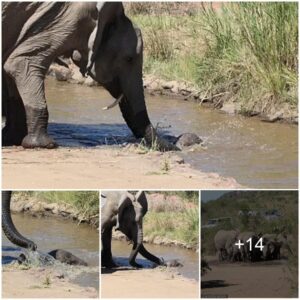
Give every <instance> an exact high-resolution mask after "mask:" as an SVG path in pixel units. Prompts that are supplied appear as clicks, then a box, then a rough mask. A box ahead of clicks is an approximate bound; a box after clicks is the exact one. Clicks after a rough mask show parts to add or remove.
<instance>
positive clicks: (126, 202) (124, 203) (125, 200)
mask: <svg viewBox="0 0 300 300" xmlns="http://www.w3.org/2000/svg"><path fill="white" fill-rule="evenodd" d="M133 201H134V197H133V195H131V194H130V193H128V192H127V193H126V194H124V195H122V196H121V198H120V201H119V206H118V214H117V224H116V228H115V230H119V225H120V220H122V215H123V212H124V210H125V208H126V207H128V206H130V205H132V202H133Z"/></svg>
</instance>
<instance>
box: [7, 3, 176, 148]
mask: <svg viewBox="0 0 300 300" xmlns="http://www.w3.org/2000/svg"><path fill="white" fill-rule="evenodd" d="M2 28H3V29H4V30H3V31H2V66H3V67H2V69H3V73H2V75H3V82H2V85H3V94H2V97H3V102H4V104H3V108H4V110H5V111H4V114H5V116H6V126H5V128H4V129H3V145H20V144H22V146H23V147H24V148H36V147H41V148H54V147H56V146H57V145H56V143H55V141H54V140H53V139H52V138H51V137H50V136H49V135H48V132H47V126H48V118H49V114H48V109H47V103H46V98H45V87H44V80H45V76H46V73H47V71H48V69H49V66H50V64H51V63H52V62H53V61H54V60H56V59H57V57H59V56H61V55H64V56H66V57H71V58H72V59H73V61H74V63H75V64H77V65H78V66H79V67H80V70H81V72H82V74H84V75H85V74H88V75H90V76H91V77H92V78H93V79H94V80H96V81H97V82H99V83H100V84H101V85H102V86H103V87H104V88H106V89H107V90H108V91H109V93H110V94H111V95H112V96H113V97H114V98H115V99H116V100H115V101H114V103H113V104H112V105H110V106H109V107H113V106H114V105H117V104H119V107H120V110H121V113H122V115H123V117H124V119H125V121H126V123H127V125H128V126H129V128H130V129H131V131H132V132H133V134H134V135H135V137H137V138H144V139H145V141H146V142H147V144H149V145H153V144H155V145H156V147H157V148H158V149H160V150H162V151H165V150H175V149H177V147H176V146H174V145H173V144H171V143H168V142H167V141H165V140H164V139H162V138H159V137H158V135H157V133H156V131H155V129H154V127H153V126H152V124H151V122H150V120H149V117H148V113H147V109H146V104H145V98H144V90H143V79H142V67H143V40H142V34H141V31H140V30H139V29H138V28H136V27H134V26H133V24H132V22H131V21H130V19H129V18H128V17H127V16H126V15H125V13H124V8H123V5H122V3H118V2H99V3H96V2H4V3H3V4H2Z"/></svg>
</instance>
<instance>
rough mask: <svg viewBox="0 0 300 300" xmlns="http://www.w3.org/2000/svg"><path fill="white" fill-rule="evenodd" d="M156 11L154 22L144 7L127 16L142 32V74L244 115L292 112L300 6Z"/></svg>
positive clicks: (240, 5) (229, 5) (249, 4)
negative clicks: (285, 109) (175, 83)
mask: <svg viewBox="0 0 300 300" xmlns="http://www.w3.org/2000/svg"><path fill="white" fill-rule="evenodd" d="M157 5H160V7H159V9H158V11H154V13H153V11H152V12H151V14H149V10H150V11H151V9H152V10H153V9H154V8H151V7H150V6H149V4H147V3H145V4H144V6H143V4H136V5H134V4H132V5H131V6H130V7H129V8H128V14H129V16H130V17H131V18H132V19H133V21H134V22H135V23H136V24H138V26H139V27H140V28H141V29H142V32H143V37H144V44H145V59H144V72H145V73H146V74H154V75H155V76H157V77H159V78H163V79H167V80H178V81H184V82H187V83H190V84H191V85H193V86H194V87H195V88H196V89H197V90H198V91H200V95H201V96H200V100H201V101H209V102H213V103H214V104H215V106H217V107H221V106H222V104H223V103H224V102H226V101H232V102H236V103H238V104H239V107H240V111H241V112H243V113H245V114H251V113H252V112H259V113H269V112H270V110H272V109H274V108H275V109H280V108H282V107H284V105H286V106H287V107H288V108H289V109H291V108H292V109H296V107H297V93H298V91H297V81H298V77H297V69H298V60H297V53H298V3H296V2H294V3H292V2H290V3H286V2H277V3H270V2H265V3H254V2H253V3H252V2H247V3H246V2H244V3H226V4H225V5H222V6H220V7H217V8H216V7H210V6H209V5H207V4H206V5H201V4H198V5H196V4H195V5H194V7H192V8H190V9H188V11H187V12H186V11H184V8H185V6H186V4H185V3H183V4H179V3H178V4H177V6H174V4H173V3H170V4H169V6H168V4H164V5H162V4H161V3H160V4H157ZM152 6H154V5H152ZM168 8H169V9H168ZM178 11H179V13H178Z"/></svg>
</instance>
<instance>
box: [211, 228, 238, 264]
mask: <svg viewBox="0 0 300 300" xmlns="http://www.w3.org/2000/svg"><path fill="white" fill-rule="evenodd" d="M238 234H239V231H237V230H219V231H218V232H217V233H216V235H215V237H214V242H215V248H216V250H217V256H218V259H219V261H222V260H225V259H228V260H231V261H234V260H235V259H238V256H239V249H238V248H237V247H236V245H235V243H236V241H237V236H238Z"/></svg>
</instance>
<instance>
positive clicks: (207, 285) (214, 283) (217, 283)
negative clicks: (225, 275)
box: [201, 280, 237, 289]
mask: <svg viewBox="0 0 300 300" xmlns="http://www.w3.org/2000/svg"><path fill="white" fill-rule="evenodd" d="M232 285H237V284H229V283H226V281H225V280H207V281H201V288H202V289H212V288H223V287H227V286H232Z"/></svg>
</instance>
